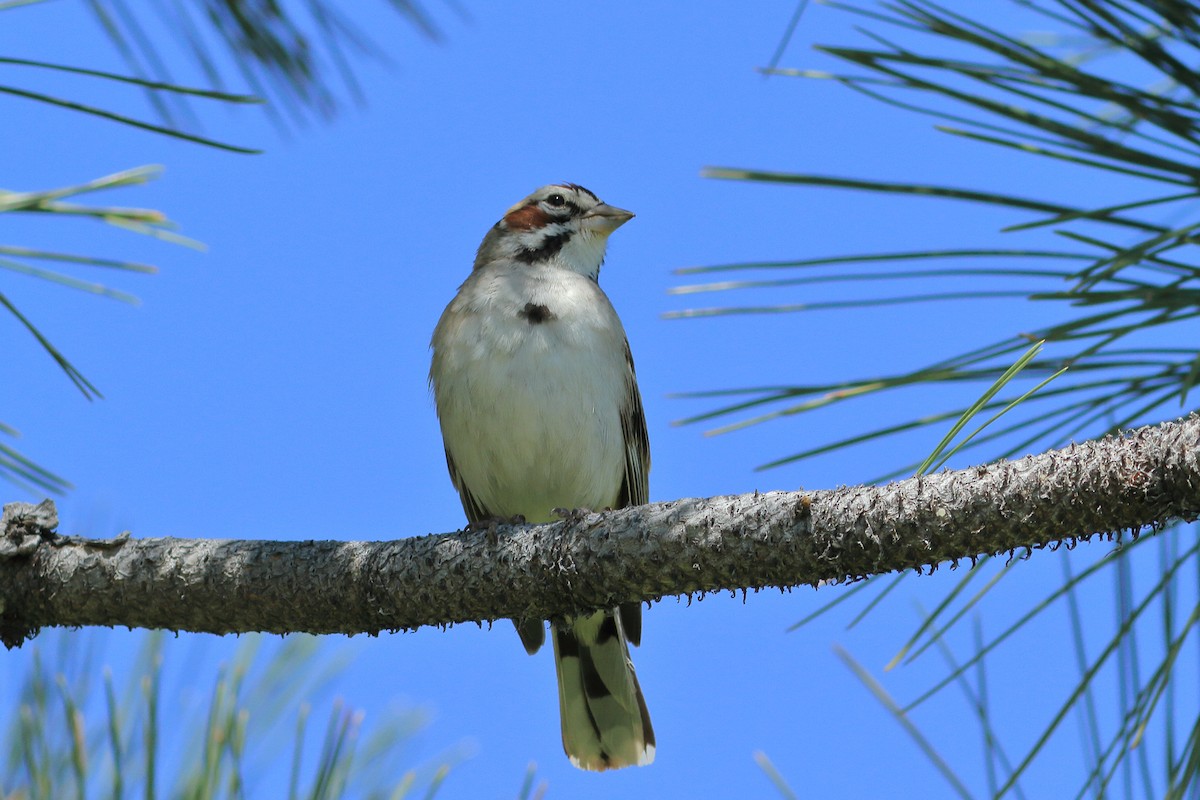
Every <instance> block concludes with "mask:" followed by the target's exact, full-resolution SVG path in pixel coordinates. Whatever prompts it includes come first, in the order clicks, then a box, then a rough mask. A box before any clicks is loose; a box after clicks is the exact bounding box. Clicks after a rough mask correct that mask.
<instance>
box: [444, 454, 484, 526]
mask: <svg viewBox="0 0 1200 800" xmlns="http://www.w3.org/2000/svg"><path fill="white" fill-rule="evenodd" d="M446 468H447V469H449V470H450V480H451V481H453V482H454V488H455V489H457V490H458V499H459V500H461V501H462V507H463V511H465V512H466V514H467V522H470V523H471V524H472V525H474V524H475V523H477V522H483V521H484V520H488V519H493V518H494V517H495V516H496V515H495V514H490V513H488V510H487V509H486V508H484V507H483V506H482V505H480V504H479V501H478V500H476V499H475V496H474V495H473V494H471V490H470V489H468V488H467V487H466V484H464V483H463V481H462V476H461V475H459V474H458V467H456V466H455V465H454V456H452V455H450V449H449V448H446Z"/></svg>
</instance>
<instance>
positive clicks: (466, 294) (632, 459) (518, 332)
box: [429, 183, 655, 771]
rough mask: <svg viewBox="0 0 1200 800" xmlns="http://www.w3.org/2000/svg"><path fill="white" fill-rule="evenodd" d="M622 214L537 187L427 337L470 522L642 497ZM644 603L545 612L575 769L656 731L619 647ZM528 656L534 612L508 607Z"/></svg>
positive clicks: (567, 190)
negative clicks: (612, 244)
mask: <svg viewBox="0 0 1200 800" xmlns="http://www.w3.org/2000/svg"><path fill="white" fill-rule="evenodd" d="M633 216H634V215H633V213H632V212H629V211H625V210H624V209H621V208H617V207H615V206H611V205H608V204H607V203H604V202H602V201H601V200H600V198H598V197H597V196H596V195H595V194H594V193H593V192H591V191H589V190H588V189H585V188H584V187H582V186H579V185H578V184H574V183H561V184H552V185H549V186H543V187H542V188H540V189H538V190H537V191H535V192H533V193H532V194H530V195H529V196H528V197H526V198H525V199H523V200H521V201H520V202H519V203H517V204H516V205H514V206H512V207H511V208H509V209H508V211H507V212H505V214H504V216H503V217H501V219H500V221H499V222H497V223H496V224H495V225H494V226H493V227H492V228H491V230H489V231H488V233H487V235H486V236H484V238H483V242H482V243H481V244H480V245H479V249H478V251H477V253H476V255H475V264H474V268H473V269H472V270H471V273H470V275H469V276H468V277H467V279H466V281H464V282H463V284H462V285H461V286H460V287H459V289H458V293H457V294H456V295H455V297H454V299H453V300H451V301H450V304H449V305H448V306H446V309H445V311H444V312H443V313H442V315H441V318H440V319H439V320H438V323H437V326H436V328H435V329H434V332H433V339H432V341H431V343H430V349H431V350H432V353H433V356H432V364H431V366H430V370H429V383H430V387H431V388H432V392H433V397H434V404H435V406H436V408H437V415H438V421H439V424H440V427H441V431H442V439H443V443H444V445H445V450H446V465H447V467H448V469H449V472H450V479H451V480H452V481H453V483H454V486H455V488H456V489H457V490H458V495H459V499H460V500H461V501H462V507H463V510H464V511H465V512H466V515H467V520H468V522H469V523H470V524H472V525H476V524H480V523H485V524H486V523H488V522H489V521H496V520H513V519H518V520H519V519H523V520H524V521H526V522H529V523H541V522H550V521H553V520H555V519H556V518H558V517H559V516H561V515H562V514H563V510H564V509H571V510H582V509H591V510H602V509H606V508H613V509H615V508H624V507H626V506H633V505H641V504H644V503H646V502H648V500H649V498H648V495H649V483H648V476H649V473H650V442H649V436H648V434H647V431H646V417H645V413H644V411H643V408H642V399H641V394H640V393H639V392H638V385H637V376H636V374H635V372H634V366H633V356H632V354H631V352H630V348H629V340H628V338H627V336H626V334H625V329H624V327H623V326H622V325H621V320H620V318H619V317H618V316H617V312H616V310H615V309H614V308H613V305H612V303H611V302H610V301H609V299H608V296H607V295H606V294H605V293H604V291H603V290H602V289H601V288H600V282H599V278H600V267H601V266H602V265H603V263H604V256H605V250H606V248H607V245H608V237H609V235H610V234H611V233H612V232H613V231H615V230H616V229H617V228H619V227H620V226H621V225H623V224H625V223H626V222H628V221H629V220H630V219H632V218H633ZM641 614H642V608H641V604H639V603H636V602H635V603H625V604H622V605H620V606H618V607H616V608H611V609H606V610H602V611H597V612H595V613H591V614H585V615H580V616H574V617H567V618H565V619H559V620H551V623H550V637H551V641H552V643H553V646H554V661H555V672H556V675H557V678H558V698H559V712H560V718H561V725H562V743H563V750H564V751H565V752H566V754H567V757H568V758H569V759H570V761H571V763H572V764H574V765H575V766H576V767H579V768H581V769H584V770H594V771H599V770H607V769H615V768H619V767H626V766H633V765H639V766H640V765H646V764H649V763H650V762H652V761H653V760H654V750H655V740H654V729H653V728H652V727H651V725H650V715H649V713H648V712H647V710H646V701H645V699H644V698H643V696H642V690H641V686H640V685H639V684H638V679H637V675H636V673H635V672H634V668H633V662H632V661H631V660H630V657H629V644H634V645H638V644H640V641H641V633H642V619H641ZM514 623H515V624H516V627H517V632H518V634H519V635H520V637H521V641H522V643H523V644H524V645H525V649H526V651H528V652H529V653H530V654H531V655H532V654H533V653H536V652H537V651H538V649H539V648H540V647H541V646H542V644H543V643H544V641H545V625H544V623H543V621H542V620H514Z"/></svg>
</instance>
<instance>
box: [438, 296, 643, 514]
mask: <svg viewBox="0 0 1200 800" xmlns="http://www.w3.org/2000/svg"><path fill="white" fill-rule="evenodd" d="M581 280H584V281H586V279H581ZM587 283H588V284H590V286H588V285H583V284H579V283H573V282H569V283H568V284H567V285H566V286H565V287H564V286H562V285H558V286H554V285H549V286H547V285H537V284H535V285H526V286H523V287H520V288H522V289H524V291H523V292H520V293H518V292H513V291H511V290H512V288H513V287H511V286H504V285H501V286H499V287H495V289H494V290H493V291H491V292H490V293H488V292H484V293H482V294H481V296H483V297H485V298H486V299H487V301H488V302H486V303H484V304H482V305H479V306H476V307H474V308H470V307H467V308H459V309H457V310H456V309H455V307H454V306H453V304H452V306H451V308H450V309H448V310H447V316H446V317H443V321H442V323H439V327H442V326H445V327H446V335H444V336H441V337H439V338H440V344H439V345H438V346H437V347H436V348H435V351H434V369H433V373H432V374H433V377H434V394H435V399H436V402H437V407H438V416H439V419H440V421H441V426H442V434H443V437H444V439H445V443H446V447H447V449H448V450H449V452H450V454H451V457H452V458H453V459H454V462H455V465H456V467H457V469H458V471H459V475H460V477H461V480H462V482H463V484H464V485H465V486H466V487H468V489H469V490H470V492H471V493H472V495H473V496H474V497H476V498H477V499H478V500H479V502H480V503H481V504H482V505H483V507H484V508H486V509H487V510H488V512H489V513H492V514H495V515H500V516H513V515H516V514H521V515H522V516H524V517H525V518H526V519H528V520H530V521H540V520H546V519H549V518H550V517H551V514H550V510H551V509H553V508H556V507H565V508H593V509H599V508H604V507H607V506H611V505H613V504H615V502H616V500H617V496H618V494H619V491H620V486H621V482H622V479H623V474H624V458H625V445H624V437H623V433H622V429H621V419H620V415H621V407H622V405H623V403H624V402H625V400H626V396H627V381H628V380H629V377H628V369H629V368H628V365H627V362H626V359H625V345H624V341H625V336H624V331H623V329H622V328H621V324H620V321H619V320H618V319H617V316H616V313H615V312H614V311H613V309H612V306H611V305H610V304H609V302H608V299H607V298H606V297H604V295H603V293H602V292H600V290H599V287H596V286H595V284H594V283H591V282H590V281H588V282H587Z"/></svg>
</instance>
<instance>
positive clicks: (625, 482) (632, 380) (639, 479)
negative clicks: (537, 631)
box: [617, 339, 650, 647]
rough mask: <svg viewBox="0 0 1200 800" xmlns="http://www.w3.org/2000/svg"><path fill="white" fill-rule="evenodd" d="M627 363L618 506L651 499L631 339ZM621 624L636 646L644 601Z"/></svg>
mask: <svg viewBox="0 0 1200 800" xmlns="http://www.w3.org/2000/svg"><path fill="white" fill-rule="evenodd" d="M625 363H626V364H628V365H629V371H628V372H627V373H626V375H625V402H624V404H623V405H622V406H621V433H622V435H623V436H624V438H625V477H624V478H623V479H622V481H621V493H620V495H619V496H618V498H617V508H625V507H626V506H640V505H644V504H646V503H648V502H650V435H649V434H648V433H647V432H646V412H645V411H644V410H643V409H642V395H641V393H640V392H639V391H638V385H637V374H636V372H635V371H634V368H633V353H631V352H630V350H629V340H628V339H626V340H625ZM618 610H619V611H620V613H621V625H622V628H623V629H624V633H625V638H626V639H627V640H629V643H630V644H632V645H633V646H634V647H637V646H638V645H640V644H641V643H642V604H641V603H622V604H621V605H620V606H619V607H618Z"/></svg>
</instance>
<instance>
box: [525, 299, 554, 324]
mask: <svg viewBox="0 0 1200 800" xmlns="http://www.w3.org/2000/svg"><path fill="white" fill-rule="evenodd" d="M517 316H518V317H520V318H521V319H523V320H527V321H528V322H529V324H530V325H541V324H542V323H543V322H549V321H550V320H552V319H554V312H553V311H551V310H550V309H549V308H547V307H546V306H540V305H538V304H537V303H526V304H525V307H524V308H522V309H521V310H520V311H518V312H517Z"/></svg>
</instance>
